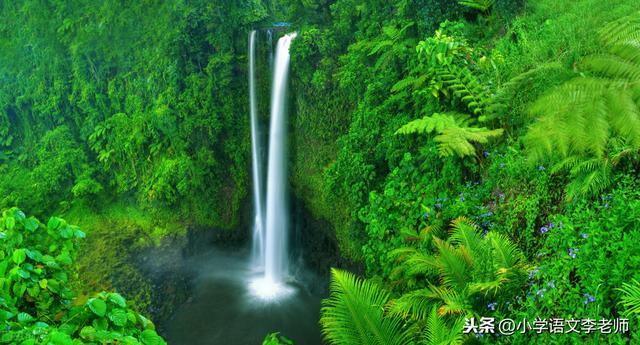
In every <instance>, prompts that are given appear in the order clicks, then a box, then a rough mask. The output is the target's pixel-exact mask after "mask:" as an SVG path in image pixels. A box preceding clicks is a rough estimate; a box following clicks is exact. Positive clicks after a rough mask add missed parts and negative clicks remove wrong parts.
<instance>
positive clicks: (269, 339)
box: [262, 332, 293, 345]
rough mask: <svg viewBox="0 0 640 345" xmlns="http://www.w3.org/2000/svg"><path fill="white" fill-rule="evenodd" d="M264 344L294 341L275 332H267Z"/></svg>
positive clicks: (271, 344)
mask: <svg viewBox="0 0 640 345" xmlns="http://www.w3.org/2000/svg"><path fill="white" fill-rule="evenodd" d="M262 345H293V341H291V340H290V339H288V338H287V337H285V336H282V335H280V333H278V332H275V333H269V334H267V336H266V337H265V338H264V340H263V341H262Z"/></svg>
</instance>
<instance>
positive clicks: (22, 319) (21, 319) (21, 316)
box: [18, 312, 35, 324]
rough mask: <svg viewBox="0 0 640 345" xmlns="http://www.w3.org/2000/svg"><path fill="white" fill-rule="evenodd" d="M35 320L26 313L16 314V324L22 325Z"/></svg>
mask: <svg viewBox="0 0 640 345" xmlns="http://www.w3.org/2000/svg"><path fill="white" fill-rule="evenodd" d="M33 320H35V318H34V317H33V316H31V315H29V314H27V313H24V312H22V313H18V322H20V323H22V324H24V323H28V322H31V321H33Z"/></svg>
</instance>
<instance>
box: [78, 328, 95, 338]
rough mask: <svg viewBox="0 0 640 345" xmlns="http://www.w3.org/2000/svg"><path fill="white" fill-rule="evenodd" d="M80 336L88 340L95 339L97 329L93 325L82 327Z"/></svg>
mask: <svg viewBox="0 0 640 345" xmlns="http://www.w3.org/2000/svg"><path fill="white" fill-rule="evenodd" d="M80 336H81V337H82V338H84V339H87V340H94V338H95V336H96V329H95V328H93V327H91V326H85V327H82V330H80Z"/></svg>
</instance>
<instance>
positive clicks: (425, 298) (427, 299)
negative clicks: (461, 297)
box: [389, 289, 439, 320]
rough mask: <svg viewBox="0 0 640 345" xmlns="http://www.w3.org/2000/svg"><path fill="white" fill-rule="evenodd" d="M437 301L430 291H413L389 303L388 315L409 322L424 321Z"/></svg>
mask: <svg viewBox="0 0 640 345" xmlns="http://www.w3.org/2000/svg"><path fill="white" fill-rule="evenodd" d="M438 300H439V299H437V298H434V296H433V293H432V291H431V290H430V289H419V290H414V291H411V292H408V293H405V294H404V295H402V296H400V298H397V299H395V300H392V301H391V302H389V314H390V315H392V316H398V317H402V318H403V319H410V320H424V319H425V318H426V317H427V314H428V311H429V310H431V308H433V307H434V305H435V302H436V301H438Z"/></svg>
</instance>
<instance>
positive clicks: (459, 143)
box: [396, 112, 503, 158]
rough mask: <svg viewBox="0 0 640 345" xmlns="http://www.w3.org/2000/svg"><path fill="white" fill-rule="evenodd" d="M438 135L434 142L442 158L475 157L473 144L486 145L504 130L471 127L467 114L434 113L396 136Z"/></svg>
mask: <svg viewBox="0 0 640 345" xmlns="http://www.w3.org/2000/svg"><path fill="white" fill-rule="evenodd" d="M433 132H436V133H438V134H437V135H436V136H435V137H434V141H436V142H437V143H438V152H439V154H440V156H442V157H449V156H456V155H457V156H458V157H461V158H463V157H466V156H475V155H476V147H475V146H474V144H473V143H479V144H486V143H487V142H489V139H491V138H495V137H499V136H501V135H502V133H503V129H501V128H499V129H493V130H490V129H487V128H484V127H482V128H478V127H470V118H469V116H468V115H466V114H462V113H456V112H450V113H434V114H433V115H431V116H425V117H423V118H422V119H417V120H413V121H411V122H409V123H407V124H406V125H404V126H402V127H400V129H398V130H397V131H396V134H412V133H433Z"/></svg>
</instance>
